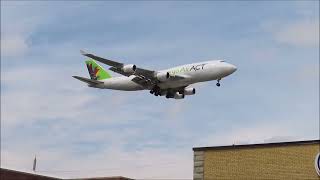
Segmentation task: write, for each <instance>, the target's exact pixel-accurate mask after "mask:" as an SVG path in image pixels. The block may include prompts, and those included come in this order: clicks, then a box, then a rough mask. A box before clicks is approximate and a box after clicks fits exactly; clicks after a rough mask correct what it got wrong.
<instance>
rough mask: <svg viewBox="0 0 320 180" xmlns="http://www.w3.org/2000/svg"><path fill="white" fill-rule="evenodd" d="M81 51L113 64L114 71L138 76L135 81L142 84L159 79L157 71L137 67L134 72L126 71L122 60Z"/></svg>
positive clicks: (100, 60) (102, 61)
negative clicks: (118, 60)
mask: <svg viewBox="0 0 320 180" xmlns="http://www.w3.org/2000/svg"><path fill="white" fill-rule="evenodd" d="M80 52H81V54H82V55H84V56H86V57H89V58H91V59H94V60H96V61H99V62H101V63H104V64H107V65H109V66H112V67H110V68H109V70H111V71H113V72H116V73H119V74H121V75H124V76H130V75H135V76H137V77H136V78H134V79H133V81H134V82H136V83H138V84H140V85H143V86H148V85H152V84H153V83H156V82H157V79H156V77H155V74H156V72H155V71H152V70H148V69H143V68H138V67H137V68H136V70H135V72H134V73H126V72H124V71H123V70H122V68H123V67H124V64H123V63H120V62H117V61H114V60H110V59H105V58H102V57H99V56H96V55H94V54H90V53H87V52H85V51H83V50H80Z"/></svg>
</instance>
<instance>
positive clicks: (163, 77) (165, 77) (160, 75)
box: [156, 72, 170, 81]
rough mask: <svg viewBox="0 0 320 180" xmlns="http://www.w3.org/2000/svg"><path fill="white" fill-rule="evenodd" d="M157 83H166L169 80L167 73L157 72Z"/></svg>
mask: <svg viewBox="0 0 320 180" xmlns="http://www.w3.org/2000/svg"><path fill="white" fill-rule="evenodd" d="M156 77H157V79H158V80H159V81H167V80H168V79H169V78H170V74H169V72H159V73H157V75H156Z"/></svg>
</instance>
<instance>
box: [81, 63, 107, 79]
mask: <svg viewBox="0 0 320 180" xmlns="http://www.w3.org/2000/svg"><path fill="white" fill-rule="evenodd" d="M86 65H87V68H88V71H89V75H90V78H91V79H92V80H103V79H109V78H111V75H110V74H109V73H108V72H107V71H106V70H105V69H103V67H101V66H100V65H99V64H97V63H96V62H95V61H94V60H92V59H89V60H87V61H86Z"/></svg>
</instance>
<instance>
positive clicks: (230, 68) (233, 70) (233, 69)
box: [227, 64, 237, 74]
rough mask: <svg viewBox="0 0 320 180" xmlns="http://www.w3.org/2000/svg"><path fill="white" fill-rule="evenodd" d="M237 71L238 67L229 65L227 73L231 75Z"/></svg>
mask: <svg viewBox="0 0 320 180" xmlns="http://www.w3.org/2000/svg"><path fill="white" fill-rule="evenodd" d="M236 70H237V67H236V66H235V65H233V64H228V65H227V71H228V73H229V74H232V73H234V72H235V71H236Z"/></svg>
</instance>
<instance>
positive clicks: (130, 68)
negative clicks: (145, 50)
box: [122, 64, 137, 73]
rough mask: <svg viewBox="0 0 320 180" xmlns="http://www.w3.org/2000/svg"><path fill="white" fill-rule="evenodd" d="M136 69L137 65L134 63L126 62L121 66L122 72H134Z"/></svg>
mask: <svg viewBox="0 0 320 180" xmlns="http://www.w3.org/2000/svg"><path fill="white" fill-rule="evenodd" d="M136 69H137V66H136V65H134V64H127V65H124V66H123V68H122V70H123V72H125V73H134V72H135V71H136Z"/></svg>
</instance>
